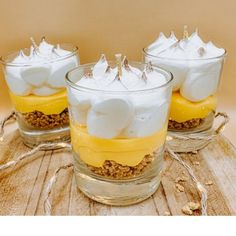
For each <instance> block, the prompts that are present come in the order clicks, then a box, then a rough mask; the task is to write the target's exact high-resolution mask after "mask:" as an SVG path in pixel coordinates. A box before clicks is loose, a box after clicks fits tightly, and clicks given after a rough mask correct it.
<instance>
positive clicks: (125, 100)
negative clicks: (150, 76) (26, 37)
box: [66, 62, 172, 205]
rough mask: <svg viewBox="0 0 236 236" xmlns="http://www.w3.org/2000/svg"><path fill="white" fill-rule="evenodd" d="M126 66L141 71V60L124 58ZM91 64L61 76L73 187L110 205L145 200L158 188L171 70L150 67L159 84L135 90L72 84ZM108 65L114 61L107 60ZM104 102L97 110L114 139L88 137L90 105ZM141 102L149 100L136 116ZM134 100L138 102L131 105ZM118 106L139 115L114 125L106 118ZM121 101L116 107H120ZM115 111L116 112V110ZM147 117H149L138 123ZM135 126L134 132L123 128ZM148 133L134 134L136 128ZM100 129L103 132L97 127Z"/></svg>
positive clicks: (91, 66) (88, 69)
mask: <svg viewBox="0 0 236 236" xmlns="http://www.w3.org/2000/svg"><path fill="white" fill-rule="evenodd" d="M129 64H130V65H131V66H133V67H136V68H138V69H140V70H143V69H144V67H145V66H146V64H145V63H138V62H130V63H129ZM94 65H95V64H86V65H81V66H79V67H78V68H76V69H73V70H71V71H70V72H68V74H67V76H66V82H67V91H68V99H69V114H70V128H71V142H72V148H73V155H74V165H75V177H76V182H77V186H78V188H79V189H80V190H81V191H82V192H83V193H84V194H85V195H87V196H88V197H90V198H91V199H93V200H96V201H98V202H102V203H105V204H111V205H129V204H133V203H136V202H139V201H142V200H144V199H146V198H148V197H149V196H150V195H151V194H153V193H154V192H155V191H156V189H157V188H158V186H159V183H160V178H161V170H162V165H163V153H164V144H165V139H166V133H167V123H168V113H169V103H170V97H171V92H172V90H171V88H172V86H171V83H172V75H171V73H169V72H167V71H165V70H163V69H160V68H158V67H156V66H153V69H154V70H156V71H157V72H159V73H161V74H162V75H163V76H164V77H165V78H166V83H165V84H164V85H162V86H159V87H154V88H151V89H146V90H145V89H144V90H138V91H124V92H123V91H119V92H118V91H107V90H98V89H90V88H87V87H83V86H79V85H77V84H76V82H78V81H79V80H80V79H81V78H82V77H83V76H84V75H86V74H88V73H89V72H90V71H91V68H93V66H94ZM109 65H111V67H115V66H116V62H109ZM107 101H109V102H111V103H110V108H109V106H108V108H107V109H106V111H101V116H103V115H104V114H105V115H104V116H106V129H107V130H109V132H110V131H111V132H112V130H113V129H117V128H118V126H119V129H120V134H119V137H118V138H101V137H96V136H94V135H91V134H90V132H89V130H90V126H92V125H94V124H95V123H96V122H100V121H99V119H98V120H96V119H95V120H93V122H92V123H91V122H89V121H88V120H89V119H90V118H89V117H90V114H92V112H93V111H94V109H95V108H94V106H96V107H99V104H104V103H106V102H107ZM142 101H150V106H145V107H142V109H146V110H145V114H143V116H146V117H142V113H140V114H139V112H140V110H139V109H141V108H140V107H141V106H142ZM139 102H140V106H138V105H137V103H139ZM117 104H120V105H122V104H123V105H125V106H126V105H127V104H129V107H132V108H130V109H131V110H132V112H133V113H132V114H139V116H138V118H137V120H136V121H135V122H136V124H134V123H132V122H133V121H134V120H133V118H132V119H131V120H130V121H129V122H128V123H127V117H126V116H124V117H123V118H121V119H120V120H121V122H120V124H119V125H118V124H117V123H116V124H115V127H114V122H112V120H113V119H115V116H116V115H117V114H116V111H115V110H114V107H115V108H116V109H117V110H119V109H120V108H119V106H118V105H117ZM123 105H122V106H123ZM119 114H121V113H119ZM147 116H148V119H149V121H148V122H144V121H143V120H142V119H146V118H147ZM131 124H133V125H134V126H133V127H136V128H137V129H136V131H137V133H132V132H130V133H129V134H130V138H128V137H127V135H125V134H126V132H128V130H129V129H130V130H132V129H131V128H130V127H131ZM141 130H142V131H143V132H149V133H150V131H151V134H149V135H144V136H140V135H139V131H141ZM101 132H103V131H102V130H101Z"/></svg>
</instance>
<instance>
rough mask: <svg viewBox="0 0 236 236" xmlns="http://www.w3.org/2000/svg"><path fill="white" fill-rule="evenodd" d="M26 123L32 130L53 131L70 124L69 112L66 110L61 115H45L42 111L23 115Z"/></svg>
mask: <svg viewBox="0 0 236 236" xmlns="http://www.w3.org/2000/svg"><path fill="white" fill-rule="evenodd" d="M21 118H22V119H23V120H24V123H25V124H26V125H28V126H30V127H32V128H40V129H53V128H56V127H61V126H64V125H68V124H69V112H68V109H67V108H66V109H65V110H64V111H62V112H61V113H60V114H51V115H45V114H44V113H42V112H41V111H33V112H27V113H22V114H21Z"/></svg>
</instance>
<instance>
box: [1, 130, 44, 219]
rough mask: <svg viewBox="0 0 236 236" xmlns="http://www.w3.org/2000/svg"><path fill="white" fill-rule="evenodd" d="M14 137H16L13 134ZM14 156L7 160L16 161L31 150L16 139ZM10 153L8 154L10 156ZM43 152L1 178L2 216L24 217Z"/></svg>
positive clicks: (10, 169) (9, 170)
mask: <svg viewBox="0 0 236 236" xmlns="http://www.w3.org/2000/svg"><path fill="white" fill-rule="evenodd" d="M13 137H16V136H15V134H13ZM14 140H15V146H16V149H15V150H14V154H13V156H12V157H7V158H6V159H11V158H12V159H14V158H16V157H17V156H18V155H20V154H22V153H25V152H27V151H28V150H29V148H28V147H26V146H25V145H24V144H23V143H22V140H21V139H20V138H15V139H14ZM8 154H9V153H7V155H8ZM42 154H43V152H38V153H37V154H36V155H34V156H33V157H32V158H30V159H26V160H24V161H23V162H22V163H20V164H19V165H17V166H15V167H13V168H9V169H8V170H7V171H6V172H4V174H3V175H1V177H0V186H1V188H0V195H1V199H0V214H1V215H24V213H25V210H26V208H27V204H28V201H29V198H30V195H31V191H32V188H33V186H34V183H35V179H36V178H37V174H38V166H39V165H40V163H41V159H40V157H41V156H42Z"/></svg>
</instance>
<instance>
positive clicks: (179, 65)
mask: <svg viewBox="0 0 236 236" xmlns="http://www.w3.org/2000/svg"><path fill="white" fill-rule="evenodd" d="M143 53H144V60H145V62H151V63H152V64H153V65H157V66H159V67H161V68H163V69H166V70H169V71H170V72H171V73H172V74H173V77H174V79H173V94H172V99H171V107H170V117H169V124H168V130H169V131H170V132H169V134H170V137H171V135H172V136H173V137H175V136H174V135H176V134H179V135H181V136H185V137H186V136H187V135H189V134H195V135H198V136H200V137H207V136H209V135H210V134H211V132H212V129H211V128H212V125H213V121H214V114H215V112H216V107H217V94H216V93H217V89H218V86H219V81H220V77H221V72H222V68H223V62H224V59H225V56H226V51H225V49H223V48H218V47H216V46H215V45H214V44H213V43H212V42H208V43H205V42H203V40H202V39H201V38H200V37H199V35H198V31H197V30H196V31H195V32H194V33H192V35H190V36H189V35H188V32H187V29H186V28H185V30H184V36H183V38H182V39H177V38H176V36H175V34H174V33H173V32H171V34H170V36H169V37H166V36H165V35H164V34H163V33H160V35H159V37H158V38H157V39H156V40H155V42H154V43H152V44H151V45H150V46H148V47H147V48H144V49H143ZM169 143H170V145H171V146H172V148H173V149H174V150H175V151H192V150H193V149H199V148H201V147H203V146H204V145H206V141H204V140H196V141H193V140H191V141H190V140H189V142H188V141H187V140H186V141H185V142H180V141H178V139H175V138H174V139H172V140H171V139H170V142H169Z"/></svg>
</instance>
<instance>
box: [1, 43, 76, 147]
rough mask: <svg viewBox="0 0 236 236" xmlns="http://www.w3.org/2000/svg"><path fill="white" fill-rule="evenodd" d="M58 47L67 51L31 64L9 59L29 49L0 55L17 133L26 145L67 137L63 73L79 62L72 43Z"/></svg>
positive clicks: (65, 139)
mask: <svg viewBox="0 0 236 236" xmlns="http://www.w3.org/2000/svg"><path fill="white" fill-rule="evenodd" d="M60 48H61V49H62V50H63V49H64V50H67V51H69V54H67V55H66V56H59V57H57V58H55V59H50V60H42V61H39V62H33V63H32V62H30V61H29V62H26V63H25V62H24V63H21V62H12V61H13V59H14V58H16V57H17V56H18V55H20V53H22V52H23V54H22V55H30V53H31V52H30V50H29V49H24V50H22V51H21V52H17V53H13V54H10V55H8V56H6V57H1V63H2V65H3V70H4V75H5V80H6V83H7V85H8V88H9V94H10V98H11V101H12V104H13V106H14V109H15V112H16V115H17V122H18V126H19V131H20V135H21V136H22V138H23V141H24V143H25V144H26V145H27V146H30V147H33V146H35V145H38V144H40V143H45V142H47V143H48V142H58V141H68V140H69V139H70V132H69V114H68V108H67V98H66V88H65V75H66V73H67V72H68V71H69V70H71V69H73V68H75V67H76V66H78V65H79V56H78V48H77V47H76V46H73V45H70V44H62V45H60ZM24 91H25V92H26V94H27V95H22V94H24ZM28 91H31V92H32V93H31V92H28ZM19 92H20V94H19Z"/></svg>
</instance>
